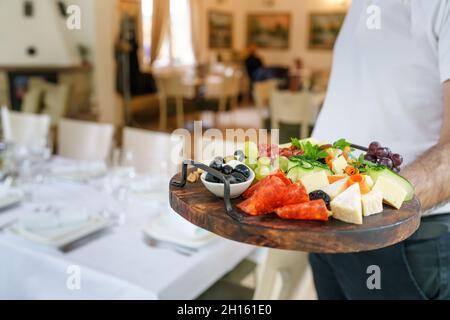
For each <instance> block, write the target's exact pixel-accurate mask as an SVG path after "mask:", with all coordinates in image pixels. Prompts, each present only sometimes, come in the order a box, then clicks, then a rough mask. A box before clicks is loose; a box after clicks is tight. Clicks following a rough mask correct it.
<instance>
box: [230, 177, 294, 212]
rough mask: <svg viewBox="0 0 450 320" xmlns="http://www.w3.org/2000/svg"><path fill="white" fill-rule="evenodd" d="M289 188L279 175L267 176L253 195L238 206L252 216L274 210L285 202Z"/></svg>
mask: <svg viewBox="0 0 450 320" xmlns="http://www.w3.org/2000/svg"><path fill="white" fill-rule="evenodd" d="M287 188H288V187H287V186H286V184H285V183H284V182H283V180H282V179H280V178H279V177H277V176H270V177H267V178H265V179H263V180H262V181H261V182H260V183H259V186H258V188H257V189H256V190H255V192H254V193H253V195H252V196H251V197H250V198H248V199H247V200H244V201H243V202H241V203H239V204H238V205H237V207H238V208H239V209H241V210H242V211H244V212H245V213H247V214H249V215H252V216H258V215H263V214H268V213H271V212H274V211H275V209H276V208H278V207H281V206H282V205H283V204H284V201H285V199H286V194H287Z"/></svg>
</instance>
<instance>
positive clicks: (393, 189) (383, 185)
mask: <svg viewBox="0 0 450 320" xmlns="http://www.w3.org/2000/svg"><path fill="white" fill-rule="evenodd" d="M372 190H376V191H380V192H381V193H382V194H383V201H384V202H385V203H387V204H388V205H391V206H393V207H394V208H396V209H400V208H401V206H402V204H403V202H404V201H405V199H406V195H407V192H406V190H405V189H403V188H402V187H400V186H399V185H397V184H396V183H394V182H392V181H391V180H389V179H387V178H385V177H383V176H381V177H379V178H378V179H377V182H376V183H375V185H374V186H373V189H372Z"/></svg>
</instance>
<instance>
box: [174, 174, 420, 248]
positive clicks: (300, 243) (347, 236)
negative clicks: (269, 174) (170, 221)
mask: <svg viewBox="0 0 450 320" xmlns="http://www.w3.org/2000/svg"><path fill="white" fill-rule="evenodd" d="M180 179H181V175H180V174H178V175H176V176H175V177H173V178H172V181H179V180H180ZM240 201H243V199H242V198H238V199H234V200H232V204H233V206H234V208H235V210H236V211H237V212H239V213H241V214H242V215H245V213H243V212H242V211H239V209H237V208H236V204H238V203H239V202H240ZM170 205H171V207H172V208H173V210H175V211H176V212H177V213H178V214H179V215H181V216H182V217H184V218H185V219H186V220H188V221H190V222H191V223H193V224H195V225H197V226H199V227H201V228H203V229H206V230H208V231H210V232H213V233H215V234H217V235H219V236H222V237H224V238H228V239H231V240H234V241H238V242H244V243H248V244H252V245H256V246H262V247H269V248H277V249H286V250H295V251H304V252H315V253H349V252H360V251H369V250H375V249H379V248H383V247H387V246H390V245H393V244H396V243H398V242H401V241H403V240H405V239H407V238H408V237H410V236H411V235H412V234H413V233H414V232H415V231H416V230H417V228H418V227H419V224H420V212H421V208H420V203H419V201H418V199H416V198H414V199H413V200H412V201H409V202H406V203H404V205H403V207H402V208H401V209H400V210H394V209H392V208H390V207H387V206H386V207H385V211H384V212H382V213H380V214H377V215H374V216H371V217H367V218H365V219H364V223H363V224H362V225H354V224H347V223H344V222H341V221H338V220H335V219H333V218H330V220H329V221H328V222H318V221H297V220H282V219H280V218H279V217H278V216H276V215H275V214H271V215H265V216H259V217H251V216H247V215H245V216H244V218H243V220H242V221H237V220H235V219H233V218H231V217H230V216H229V215H228V214H227V213H226V211H225V205H224V202H223V199H220V198H217V197H216V196H215V195H213V194H212V193H210V192H209V191H208V190H207V189H206V188H205V187H204V186H203V184H202V182H201V181H198V182H197V183H187V184H186V185H185V186H184V187H183V188H179V187H176V186H173V185H172V183H171V185H170Z"/></svg>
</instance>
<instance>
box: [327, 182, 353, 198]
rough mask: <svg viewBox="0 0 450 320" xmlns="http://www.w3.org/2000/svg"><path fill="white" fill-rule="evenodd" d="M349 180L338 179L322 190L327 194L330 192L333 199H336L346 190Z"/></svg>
mask: <svg viewBox="0 0 450 320" xmlns="http://www.w3.org/2000/svg"><path fill="white" fill-rule="evenodd" d="M347 180H348V179H341V180H338V181H336V182H334V183H332V184H330V185H328V186H326V187H324V188H322V189H321V190H322V191H323V192H325V193H326V194H328V195H329V196H330V199H331V200H334V198H336V197H337V196H338V195H340V194H341V193H342V192H344V190H345V189H346V188H347V185H346V184H347Z"/></svg>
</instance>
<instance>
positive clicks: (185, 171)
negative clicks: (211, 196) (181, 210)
mask: <svg viewBox="0 0 450 320" xmlns="http://www.w3.org/2000/svg"><path fill="white" fill-rule="evenodd" d="M188 166H193V167H196V168H198V169H201V170H203V171H206V172H207V173H209V174H211V175H213V176H214V177H216V178H217V179H219V180H220V181H222V182H223V187H224V192H223V201H224V203H225V210H226V212H227V214H228V215H229V216H230V217H231V218H233V219H234V220H236V221H238V222H242V221H243V220H244V218H245V216H244V215H243V214H241V213H239V212H237V211H236V210H234V208H233V205H232V204H231V198H230V181H228V179H227V177H226V176H225V175H223V174H222V173H221V172H219V171H217V170H215V169H212V168H210V167H208V166H207V165H205V164H203V163H200V162H197V161H194V160H184V161H183V167H182V170H181V181H172V185H173V186H174V187H177V188H184V187H185V186H186V183H187V176H188Z"/></svg>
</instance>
